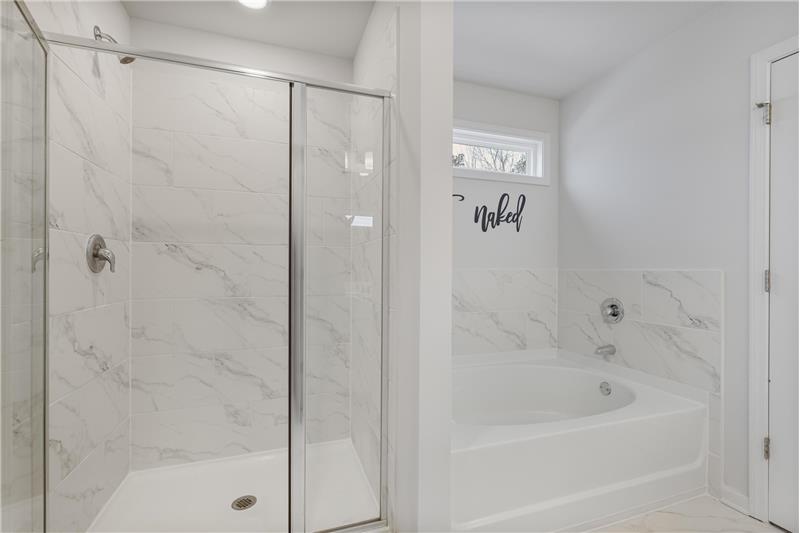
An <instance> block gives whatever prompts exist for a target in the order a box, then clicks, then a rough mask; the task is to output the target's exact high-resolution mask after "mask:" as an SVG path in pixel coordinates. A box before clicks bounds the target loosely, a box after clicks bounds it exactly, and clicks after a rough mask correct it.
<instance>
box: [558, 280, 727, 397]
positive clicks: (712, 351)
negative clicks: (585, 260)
mask: <svg viewBox="0 0 800 533" xmlns="http://www.w3.org/2000/svg"><path fill="white" fill-rule="evenodd" d="M722 279H723V276H722V272H720V271H711V270H703V271H689V270H683V271H677V270H644V271H643V270H562V271H561V272H560V275H559V303H558V309H559V346H560V347H561V348H563V349H566V350H569V351H573V352H577V353H581V354H584V355H592V356H593V355H594V352H595V350H596V349H597V348H598V347H599V346H602V345H604V344H614V345H615V346H616V347H617V353H616V354H615V355H612V356H608V357H606V360H607V361H609V362H611V363H615V364H619V365H623V366H627V367H630V368H633V369H636V370H640V371H643V372H647V373H649V374H652V375H655V376H658V377H661V378H666V379H671V380H674V381H678V382H680V383H684V384H686V385H691V386H693V387H697V388H699V389H702V390H705V391H708V392H710V393H719V391H720V375H721V363H722V344H721V331H722ZM608 297H616V298H618V299H620V300H621V301H622V303H623V305H624V307H625V318H624V319H623V320H622V322H621V323H619V324H613V325H610V324H606V323H605V322H603V320H602V318H601V316H600V304H601V302H602V301H603V300H604V299H606V298H608Z"/></svg>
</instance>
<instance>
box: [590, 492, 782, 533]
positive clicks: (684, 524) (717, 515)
mask: <svg viewBox="0 0 800 533" xmlns="http://www.w3.org/2000/svg"><path fill="white" fill-rule="evenodd" d="M595 531H602V532H605V533H616V532H623V531H635V532H637V533H649V532H667V531H669V532H679V531H680V532H692V533H701V532H702V533H714V532H719V533H739V532H740V533H762V532H772V533H779V532H782V531H783V530H782V529H779V528H777V527H774V526H771V525H770V524H764V523H763V522H759V521H758V520H756V519H754V518H751V517H749V516H746V515H743V514H741V513H740V512H738V511H735V510H733V509H731V508H730V507H728V506H727V505H723V504H722V503H720V502H719V501H718V500H717V499H715V498H712V497H711V496H699V497H697V498H692V499H691V500H687V501H684V502H680V503H676V504H673V505H670V506H669V507H666V508H664V509H661V510H658V511H652V512H650V513H646V514H644V515H641V516H638V517H636V518H631V519H628V520H624V521H622V522H618V523H616V524H612V525H610V526H606V527H603V528H600V529H598V530H595Z"/></svg>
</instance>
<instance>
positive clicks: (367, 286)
mask: <svg viewBox="0 0 800 533" xmlns="http://www.w3.org/2000/svg"><path fill="white" fill-rule="evenodd" d="M383 244H384V243H382V242H381V241H380V240H375V241H371V242H368V243H363V244H355V245H353V246H351V248H350V250H351V257H352V287H351V290H352V292H353V294H359V295H363V296H372V297H373V298H381V294H382V292H381V283H382V274H383V272H382V262H383V257H382V255H381V254H382V252H383V250H382V245H383ZM385 245H386V246H388V245H389V244H388V242H387V243H385Z"/></svg>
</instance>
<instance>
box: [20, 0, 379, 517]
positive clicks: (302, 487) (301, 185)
mask: <svg viewBox="0 0 800 533" xmlns="http://www.w3.org/2000/svg"><path fill="white" fill-rule="evenodd" d="M15 1H17V3H18V4H19V5H21V6H23V10H24V3H23V2H21V0H15ZM24 11H25V12H26V13H27V10H24ZM31 20H32V19H31ZM40 35H41V37H42V42H43V43H44V45H45V47H46V46H47V44H56V45H61V46H67V47H71V48H78V49H84V50H90V51H96V52H105V53H111V54H117V55H124V56H130V57H136V58H143V59H149V60H153V61H158V62H162V63H172V64H177V65H183V66H187V67H194V68H199V69H204V70H212V71H217V72H223V73H229V74H232V75H238V76H247V77H252V78H260V79H269V80H274V81H280V82H285V83H287V84H288V86H289V91H290V97H289V100H290V119H289V123H290V129H289V150H290V169H289V205H290V209H289V272H290V274H289V379H288V381H289V432H288V433H289V480H288V481H289V485H288V492H289V509H288V518H289V531H291V532H292V533H301V532H304V531H305V527H306V520H305V518H306V517H305V509H306V505H305V503H306V500H305V496H306V483H305V481H306V468H305V466H306V465H305V461H306V456H305V453H306V419H305V417H306V408H305V407H306V404H305V390H304V387H305V282H306V278H305V264H304V260H305V219H306V209H305V200H306V198H305V195H306V133H307V114H306V110H307V88H309V87H314V88H319V89H327V90H332V91H338V92H344V93H349V94H354V95H360V96H368V97H373V98H381V99H382V103H383V115H382V116H383V124H382V126H383V128H382V131H383V139H382V142H383V144H382V148H383V175H382V187H383V195H382V199H381V206H382V207H381V211H382V228H381V229H382V239H381V257H382V272H381V282H382V305H381V337H382V338H381V355H380V358H381V365H380V368H381V435H380V438H381V446H380V449H381V457H380V461H381V464H380V487H379V496H380V509H379V516H378V517H376V518H375V519H371V520H366V521H364V522H360V523H358V524H352V525H350V526H344V527H342V528H337V529H336V530H335V531H342V532H356V531H369V530H375V529H378V528H381V527H385V526H386V525H387V523H388V522H387V514H388V459H387V454H388V371H389V366H388V353H389V352H388V339H389V332H388V327H389V307H388V305H389V304H388V302H389V246H388V242H387V241H388V235H389V227H390V224H389V180H390V172H389V169H390V165H389V160H390V153H389V147H390V138H389V132H390V123H389V120H390V115H391V112H390V109H391V103H392V95H391V93H390V92H389V91H386V90H383V89H372V88H366V87H361V86H358V85H353V84H349V83H342V82H329V81H324V80H318V79H313V78H307V77H300V76H294V75H290V74H283V73H277V72H271V71H265V70H260V69H253V68H249V67H244V66H239V65H233V64H229V63H223V62H218V61H211V60H207V59H203V58H197V57H192V56H186V55H181V54H172V53H168V52H160V51H152V50H143V49H139V48H136V47H132V46H128V45H122V44H117V43H110V42H104V41H95V40H92V39H87V38H82V37H75V36H71V35H64V34H58V33H48V32H44V33H43V34H40ZM45 390H46V389H45ZM46 429H47V427H46V426H45V431H46ZM45 455H46V454H45ZM46 492H47V491H45V493H46Z"/></svg>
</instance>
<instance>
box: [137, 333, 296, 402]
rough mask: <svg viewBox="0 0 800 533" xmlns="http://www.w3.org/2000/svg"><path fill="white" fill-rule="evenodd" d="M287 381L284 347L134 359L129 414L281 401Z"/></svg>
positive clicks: (286, 354) (285, 349)
mask: <svg viewBox="0 0 800 533" xmlns="http://www.w3.org/2000/svg"><path fill="white" fill-rule="evenodd" d="M288 381H289V378H288V349H287V348H286V347H279V348H260V349H249V350H230V351H227V352H216V353H210V354H199V355H194V354H184V355H163V356H162V355H158V356H150V357H136V358H134V359H133V362H132V388H133V391H132V394H133V403H132V409H133V412H135V413H146V412H152V411H168V410H172V409H183V408H190V407H199V406H202V405H227V404H235V405H238V404H243V403H248V402H253V401H260V400H268V399H274V398H281V397H285V396H287V394H288Z"/></svg>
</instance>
